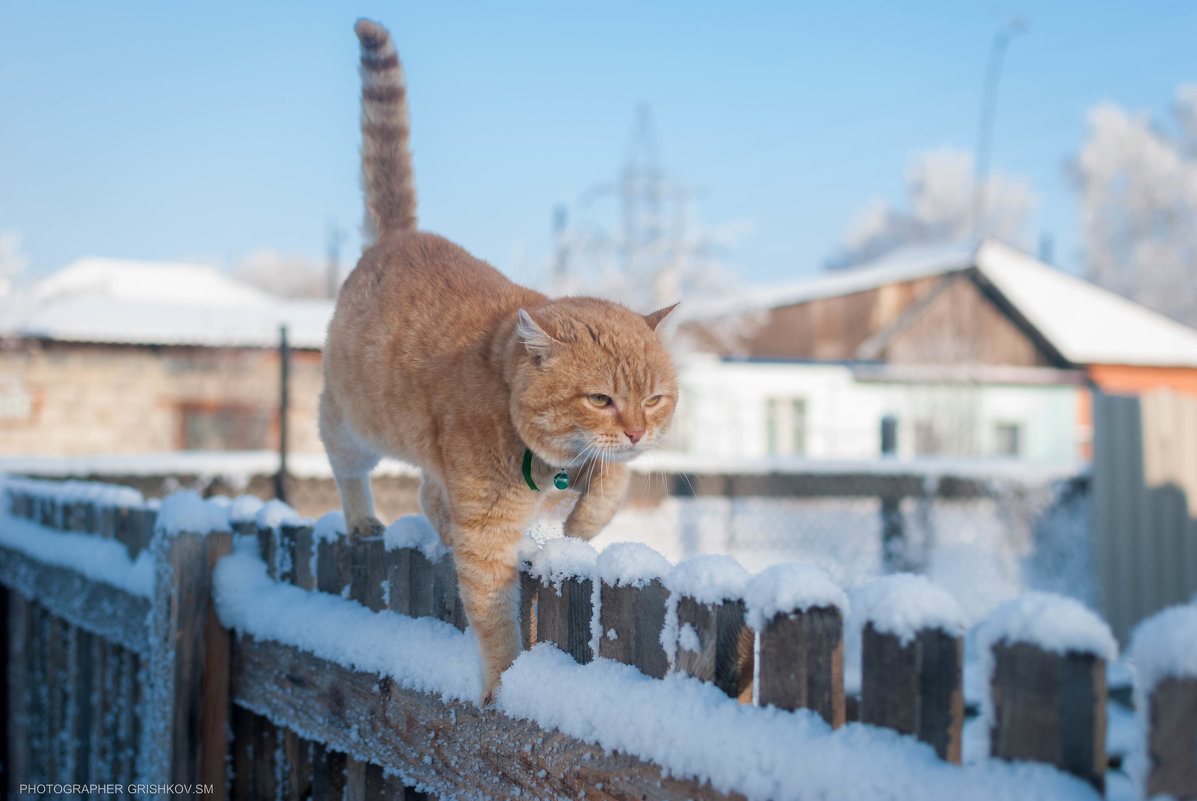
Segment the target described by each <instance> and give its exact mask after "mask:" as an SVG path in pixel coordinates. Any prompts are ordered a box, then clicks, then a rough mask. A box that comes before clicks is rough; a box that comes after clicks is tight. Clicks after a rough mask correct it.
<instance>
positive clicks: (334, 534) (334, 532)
mask: <svg viewBox="0 0 1197 801" xmlns="http://www.w3.org/2000/svg"><path fill="white" fill-rule="evenodd" d="M348 532H349V529H348V528H347V527H346V525H345V514H344V513H343V512H341V511H340V510H335V511H332V512H328V513H327V514H325V515H324V516H323V517H321V518H320V519H319V520H317V521H316V525H315V526H314V527H313V528H312V542H313V543H320V542H336V541H337V540H338V539H340V538H341V537H344V536H346V535H347V534H348Z"/></svg>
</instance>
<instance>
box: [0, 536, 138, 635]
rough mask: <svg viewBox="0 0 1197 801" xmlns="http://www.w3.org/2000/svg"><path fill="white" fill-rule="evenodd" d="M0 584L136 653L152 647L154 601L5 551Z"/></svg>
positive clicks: (0, 548)
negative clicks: (148, 625)
mask: <svg viewBox="0 0 1197 801" xmlns="http://www.w3.org/2000/svg"><path fill="white" fill-rule="evenodd" d="M0 584H3V585H5V586H7V587H11V588H12V589H14V590H17V591H18V592H20V593H21V594H22V595H24V596H25V597H26V598H36V599H37V602H38V604H39V605H40V606H41V607H42V608H43V609H45V610H47V611H48V612H49V613H50V614H51V615H53V616H54V617H57V618H61V619H62V620H65V621H67V622H68V623H71V624H72V625H75V626H79V627H80V628H83V629H87V630H88V631H90V632H91V633H92V634H95V635H97V636H100V637H103V638H104V639H106V640H108V641H110V642H115V643H118V644H119V645H121V646H123V647H125V648H128V649H130V650H134V651H144V650H145V647H146V633H145V621H146V616H147V615H148V614H149V610H150V601H149V599H148V598H144V597H141V596H139V595H133V594H132V593H129V592H126V591H125V590H122V589H119V588H117V587H113V586H112V585H110V584H104V583H101V582H98V581H92V580H90V579H88V578H87V577H86V576H84V575H82V574H80V573H78V572H76V571H74V570H71V569H69V568H65V567H58V566H57V565H50V564H46V563H45V562H40V561H38V560H36V559H33V558H31V557H29V556H26V555H25V554H24V553H23V552H21V551H18V550H16V549H14V548H8V547H5V546H3V545H0Z"/></svg>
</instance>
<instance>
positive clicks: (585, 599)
mask: <svg viewBox="0 0 1197 801" xmlns="http://www.w3.org/2000/svg"><path fill="white" fill-rule="evenodd" d="M593 593H594V582H593V581H592V580H591V579H589V578H579V577H576V576H575V577H571V578H567V579H564V580H562V581H561V582H560V583H559V584H558V585H557V586H554V585H553V584H551V583H549V582H546V581H543V580H542V582H541V584H540V587H539V588H538V589H537V595H536V597H537V606H536V637H537V640H538V641H539V642H551V643H555V644H556V645H557V647H558V648H560V649H561V650H562V651H565V652H566V653H567V654H569V655H570V656H572V657H573V658H574V661H576V662H577V663H578V664H582V665H584V664H586V663H587V662H589V661H590V660H591V659H593V658H594V655H593V653H592V652H591V650H590V617H591V603H592V602H591V596H592V595H593Z"/></svg>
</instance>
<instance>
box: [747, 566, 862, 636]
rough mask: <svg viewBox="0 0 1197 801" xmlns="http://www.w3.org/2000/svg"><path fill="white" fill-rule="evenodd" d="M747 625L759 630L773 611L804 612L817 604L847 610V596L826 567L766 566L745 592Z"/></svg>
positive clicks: (771, 616) (778, 612)
mask: <svg viewBox="0 0 1197 801" xmlns="http://www.w3.org/2000/svg"><path fill="white" fill-rule="evenodd" d="M744 605H745V607H746V608H747V609H746V611H747V614H746V615H745V618H746V620H747V621H748V625H749V626H751V627H752V628H754V629H756V630H757V631H761V630H763V629H764V628H765V626H767V625H768V624H769V621H770V620H772V619H773V617H774V616H775V615H780V614H789V613H790V612H794V611H803V612H805V611H806V610H808V609H812V608H814V607H816V606H834V607H835V608H837V609H839V610H840V612H841V613H844V612H846V611H847V610H848V597H847V596H846V595H844V591H843V590H842V589H840V588H839V586H838V585H837V584H836V583H835V582H833V581H832V580H831V577H830V576H829V575H827V573H826V571H824V570H821V569H819V568H817V567H812V566H811V565H803V564H798V563H794V562H791V563H789V564H784V565H774V566H773V567H770V568H766V569H765V570H763V571H762V572H761V573H760V574H759V575H757V576H756V577H755V578H753V579H752V581H750V582H749V583H748V587H747V589H746V590H745V592H744Z"/></svg>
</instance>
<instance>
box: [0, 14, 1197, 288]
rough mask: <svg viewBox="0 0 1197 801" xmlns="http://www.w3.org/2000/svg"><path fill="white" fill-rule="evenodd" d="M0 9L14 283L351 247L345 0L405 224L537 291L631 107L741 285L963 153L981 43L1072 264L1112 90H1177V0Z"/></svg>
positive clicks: (1066, 261) (834, 234)
mask: <svg viewBox="0 0 1197 801" xmlns="http://www.w3.org/2000/svg"><path fill="white" fill-rule="evenodd" d="M514 5H516V6H517V8H516V10H511V9H500V8H498V7H496V6H484V5H481V4H463V3H454V4H449V3H438V4H409V3H380V2H374V1H373V0H370V1H368V2H358V3H342V2H320V3H316V2H294V3H275V2H261V3H231V2H206V3H202V4H201V3H187V2H170V3H166V2H112V3H83V2H77V3H67V2H55V1H54V0H47V1H46V2H36V3H32V2H16V0H0V109H3V112H0V229H17V230H19V231H20V232H22V234H23V237H24V243H23V249H24V251H25V252H26V253H27V255H28V256H29V257H30V259H31V267H30V275H31V277H36V276H40V275H43V274H45V273H47V272H50V271H53V270H56V269H58V268H60V267H62V266H64V265H65V264H67V263H69V262H70V261H71V260H73V259H75V258H78V257H81V256H84V255H100V256H112V257H126V258H145V259H164V260H205V261H211V262H213V263H216V264H220V265H229V264H232V263H234V262H235V261H236V260H237V259H239V258H241V257H243V256H245V255H246V254H247V253H248V252H250V251H253V250H257V249H263V248H268V249H272V250H276V251H280V252H282V253H288V254H296V255H301V256H307V257H311V258H316V259H320V258H323V253H324V249H325V238H326V231H327V228H328V224H329V221H330V220H336V221H337V222H338V223H339V224H340V225H341V226H342V227H344V228H346V229H348V230H349V231H350V238H349V240H348V241H347V243H346V246H345V251H346V253H355V252H357V250H358V249H359V248H360V239H359V237H358V234H357V228H358V225H359V222H360V216H361V212H360V208H361V199H360V192H359V189H358V173H357V170H358V164H357V147H358V137H359V135H358V109H357V102H358V100H357V96H358V95H357V93H358V77H357V72H356V59H357V43H356V39H355V37H354V35H353V32H352V25H353V21H354V19H355V18H356V17H358V16H369V17H372V18H375V19H378V20H380V21H382V22H383V23H384V24H386V25H387V26H388V27H389V28H390V29H391V31H392V33H393V34H394V37H395V39H396V42H397V44H398V47H399V52H400V57H401V58H402V59H403V61H404V66H405V69H406V71H407V77H408V84H409V99H410V103H411V114H412V124H413V141H412V145H413V149H414V152H415V166H416V180H417V186H418V190H419V195H420V203H421V225H422V227H424V228H426V229H428V230H434V231H437V232H439V233H442V234H444V235H446V236H448V237H450V238H452V239H455V240H457V241H458V242H460V243H461V244H463V245H464V246H465V247H467V248H468V249H470V250H471V251H472V252H473V253H474V254H475V255H477V256H479V257H481V258H484V259H487V260H488V261H490V262H491V263H493V264H495V265H496V266H497V267H499V268H500V269H503V270H505V271H507V272H508V273H509V274H510V275H511V276H512V277H513V278H515V279H517V280H520V281H524V282H528V283H536V282H537V281H539V280H540V279H541V278H542V277H543V275H544V270H545V263H546V259H547V258H548V254H549V251H550V236H549V231H550V219H551V213H552V209H553V207H554V205H556V204H558V203H567V204H571V203H574V202H575V201H576V200H577V199H578V197H579V196H580V195H581V194H582V193H583V192H585V191H586V190H587V189H589V188H590V187H592V186H594V185H595V184H597V183H600V182H603V181H610V180H612V179H613V178H614V176H615V174H616V172H617V171H618V169H619V168H620V166H621V164H622V162H623V160H624V157H625V154H626V152H627V150H628V145H629V140H630V137H631V131H632V126H633V120H634V113H635V109H636V107H637V105H638V104H640V103H648V104H650V106H651V108H652V113H653V117H654V120H655V127H656V137H657V144H658V148H659V151H660V161H661V165H662V167H663V168H664V169H665V170H666V171H667V172H668V173H669V174H670V175H671V176H672V177H673V178H674V179H676V180H678V181H679V182H681V183H683V184H685V185H687V186H691V187H694V188H696V189H697V190H698V192H699V194H698V196H697V197H698V205H697V208H696V212H697V216H698V218H699V220H700V221H701V222H703V223H705V224H708V225H718V224H723V223H730V222H733V221H744V222H747V223H749V224H750V225H751V230H750V231H749V233H747V234H745V235H744V236H742V237H741V238H740V240H739V241H738V242H737V243H736V244H735V246H734V247H733V248H732V249H731V250H730V251H729V252H728V254H727V261H728V262H729V263H730V264H731V265H732V266H733V267H734V268H735V269H736V270H737V271H738V272H739V274H741V275H742V276H744V278H745V280H747V281H750V282H755V283H761V282H772V281H782V280H786V279H788V278H793V277H797V276H802V275H808V274H812V273H814V272H817V271H819V270H820V269H821V265H822V263H823V261H824V259H825V258H827V257H828V256H829V255H831V254H832V253H833V252H834V250H835V249H836V246H837V245H838V243H839V241H840V239H841V238H842V236H843V233H844V230H845V228H846V227H847V225H848V224H849V222H850V221H851V220H852V218H853V216H854V215H855V214H856V213H857V212H858V211H859V210H860V209H861V208H862V207H864V206H865V205H866V204H867V203H868V202H869V201H870V200H871V199H873V198H876V197H880V198H884V199H889V200H893V201H896V200H898V199H900V198H901V196H902V193H903V185H904V184H903V174H904V171H905V168H906V165H907V162H908V160H909V158H910V156H911V155H912V154H914V153H918V152H921V151H926V150H931V149H935V148H939V147H942V146H953V147H957V148H963V149H972V147H973V146H974V143H975V140H976V135H977V117H978V105H979V98H980V91H981V84H982V78H983V73H984V69H985V62H986V58H987V56H988V53H989V46H990V42H991V40H992V38H993V34H994V32H995V31H996V30H997V29H998V28H999V27H1000V25H1001V24H1002V22H1003V20H1004V19H1005V18H1006V15H1007V13H1008V11H1017V12H1019V13H1021V14H1023V15H1024V16H1025V17H1027V19H1028V20H1029V24H1030V28H1029V31H1028V32H1027V33H1026V34H1024V35H1022V36H1020V37H1019V38H1017V39H1016V40H1015V41H1014V42H1013V43H1012V44H1011V46H1010V49H1009V51H1008V53H1007V58H1006V62H1005V70H1004V72H1003V75H1002V83H1001V90H1000V95H999V100H998V118H997V125H996V130H995V138H994V152H993V168H994V169H995V170H998V171H1002V172H1006V173H1011V174H1016V175H1021V176H1024V177H1026V178H1027V179H1029V180H1030V181H1031V183H1032V184H1033V186H1034V188H1035V190H1036V192H1037V193H1038V195H1039V197H1040V199H1041V205H1040V208H1039V211H1038V213H1037V214H1036V217H1035V219H1034V221H1033V230H1032V234H1033V235H1034V236H1036V237H1037V236H1038V235H1039V233H1041V232H1048V233H1050V234H1051V235H1052V236H1053V237H1054V239H1055V242H1056V256H1057V260H1058V262H1059V263H1060V264H1061V266H1063V267H1065V268H1067V269H1072V270H1076V269H1078V267H1079V253H1078V247H1079V245H1078V241H1077V236H1076V231H1075V229H1076V221H1075V204H1074V201H1073V196H1072V192H1071V190H1070V188H1069V185H1068V182H1067V179H1066V176H1065V171H1064V165H1065V163H1066V162H1067V160H1068V159H1069V158H1070V157H1072V156H1073V155H1074V154H1075V153H1076V152H1077V150H1078V149H1079V147H1080V143H1081V141H1082V138H1083V136H1084V132H1085V114H1086V111H1087V110H1088V109H1089V108H1090V107H1092V106H1093V105H1094V104H1096V103H1099V102H1101V101H1112V102H1115V103H1118V104H1120V105H1122V106H1125V107H1127V108H1131V109H1137V110H1141V111H1143V112H1145V113H1149V114H1151V115H1153V116H1154V117H1157V118H1163V117H1164V115H1165V114H1166V113H1167V110H1168V108H1169V106H1170V104H1171V102H1172V98H1173V92H1174V90H1175V88H1176V86H1177V85H1178V84H1179V83H1181V82H1183V81H1186V80H1188V81H1193V80H1197V49H1194V47H1193V36H1194V33H1195V32H1197V4H1194V3H1191V2H1148V3H1141V4H1138V3H1137V4H1130V3H1115V2H1109V3H1104V2H1102V3H1099V2H1091V3H1071V2H1057V3H1051V4H1044V3H1041V4H1035V5H1037V6H1039V7H1023V8H1018V7H1011V8H1009V9H1001V8H998V7H995V6H994V5H993V4H991V3H988V2H981V3H932V2H920V1H919V0H909V1H908V2H904V3H892V2H849V3H840V4H830V3H829V4H818V5H817V6H816V5H814V4H809V5H808V4H799V3H775V4H768V3H758V4H742V5H739V7H737V8H735V9H733V8H732V7H731V4H714V3H680V2H677V3H672V2H658V3H623V2H612V3H604V4H601V5H598V4H588V5H586V6H583V5H582V4H562V3H521V4H514Z"/></svg>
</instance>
